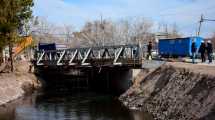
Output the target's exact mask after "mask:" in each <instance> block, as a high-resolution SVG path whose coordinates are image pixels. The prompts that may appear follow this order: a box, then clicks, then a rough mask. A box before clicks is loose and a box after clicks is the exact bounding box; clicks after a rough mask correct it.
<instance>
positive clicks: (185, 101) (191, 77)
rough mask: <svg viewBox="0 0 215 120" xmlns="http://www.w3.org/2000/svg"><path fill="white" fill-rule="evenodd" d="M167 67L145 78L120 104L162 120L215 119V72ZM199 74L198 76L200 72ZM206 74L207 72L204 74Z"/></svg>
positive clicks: (170, 65)
mask: <svg viewBox="0 0 215 120" xmlns="http://www.w3.org/2000/svg"><path fill="white" fill-rule="evenodd" d="M184 66H186V67H183V66H182V65H179V66H177V65H173V64H166V65H164V66H162V67H160V68H158V69H156V70H155V71H153V72H151V73H149V74H148V75H146V76H144V77H143V78H141V80H138V81H141V82H139V86H138V85H135V86H133V87H131V88H130V89H129V90H128V91H127V92H126V93H125V94H123V95H122V96H120V98H119V99H120V100H121V101H122V102H123V103H124V104H125V105H126V106H128V107H129V108H131V109H140V110H146V111H148V112H150V113H152V114H153V116H154V118H155V119H158V120H192V119H206V120H207V119H208V120H214V119H215V101H214V100H215V74H212V73H213V71H214V72H215V68H210V70H209V71H210V73H208V74H207V73H206V72H205V70H206V71H207V69H208V67H205V66H198V67H199V68H202V69H205V70H202V69H201V70H200V71H198V70H195V69H196V67H197V66H193V65H192V66H190V68H189V67H187V65H184ZM197 71H198V72H197ZM201 71H204V72H201Z"/></svg>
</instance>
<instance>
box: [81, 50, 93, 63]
mask: <svg viewBox="0 0 215 120" xmlns="http://www.w3.org/2000/svg"><path fill="white" fill-rule="evenodd" d="M90 53H91V48H90V49H89V50H88V51H87V53H86V55H85V56H84V59H83V60H82V61H81V64H82V65H89V63H85V61H86V60H87V58H88V57H89V55H90Z"/></svg>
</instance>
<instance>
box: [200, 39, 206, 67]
mask: <svg viewBox="0 0 215 120" xmlns="http://www.w3.org/2000/svg"><path fill="white" fill-rule="evenodd" d="M205 51H206V45H205V42H204V41H202V42H201V45H200V48H199V53H200V54H201V59H202V63H204V62H205V61H206V58H205Z"/></svg>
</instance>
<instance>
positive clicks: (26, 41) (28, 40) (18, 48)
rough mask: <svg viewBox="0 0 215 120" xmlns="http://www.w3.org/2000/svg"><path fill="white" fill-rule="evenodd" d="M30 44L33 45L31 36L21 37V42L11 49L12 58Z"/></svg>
mask: <svg viewBox="0 0 215 120" xmlns="http://www.w3.org/2000/svg"><path fill="white" fill-rule="evenodd" d="M32 43H33V39H32V36H26V37H23V38H22V40H21V41H20V42H19V43H18V44H17V45H16V47H15V48H14V49H13V56H14V57H15V56H17V55H18V54H19V53H21V52H22V51H23V50H24V49H25V48H27V47H28V46H30V45H31V44H32Z"/></svg>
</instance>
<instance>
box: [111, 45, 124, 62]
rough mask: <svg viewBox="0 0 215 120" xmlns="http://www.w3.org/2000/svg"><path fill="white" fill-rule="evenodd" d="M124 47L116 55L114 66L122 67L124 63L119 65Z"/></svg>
mask: <svg viewBox="0 0 215 120" xmlns="http://www.w3.org/2000/svg"><path fill="white" fill-rule="evenodd" d="M123 49H124V48H123V47H121V48H120V50H119V52H118V53H117V54H116V56H115V58H114V61H113V64H114V65H121V64H122V63H117V61H118V59H119V57H120V55H121V53H122V51H123Z"/></svg>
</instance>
